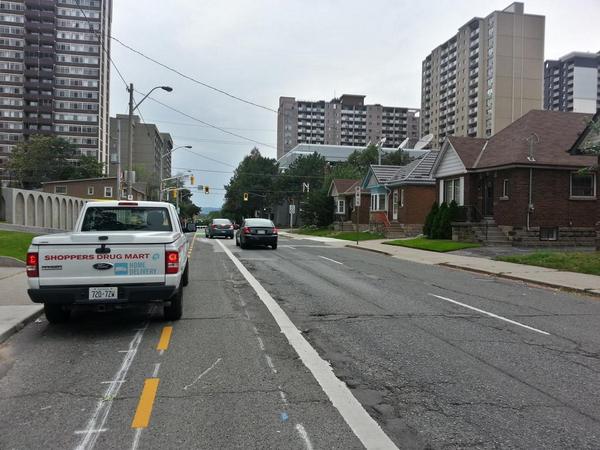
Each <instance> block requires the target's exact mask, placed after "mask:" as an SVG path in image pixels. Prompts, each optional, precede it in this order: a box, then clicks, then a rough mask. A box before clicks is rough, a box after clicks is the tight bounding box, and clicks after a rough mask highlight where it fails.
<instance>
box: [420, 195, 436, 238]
mask: <svg viewBox="0 0 600 450" xmlns="http://www.w3.org/2000/svg"><path fill="white" fill-rule="evenodd" d="M438 209H439V207H438V204H437V202H433V205H431V211H429V214H427V217H426V218H425V224H424V225H423V234H424V235H425V236H427V237H428V238H431V237H432V226H433V219H434V218H435V216H436V215H437V213H438Z"/></svg>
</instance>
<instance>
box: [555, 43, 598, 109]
mask: <svg viewBox="0 0 600 450" xmlns="http://www.w3.org/2000/svg"><path fill="white" fill-rule="evenodd" d="M599 67H600V53H582V52H572V53H569V54H568V55H565V56H563V57H562V58H560V59H558V60H548V61H546V64H545V69H544V109H549V110H552V111H566V112H580V113H595V112H596V110H597V109H599V108H600V88H599V86H600V71H599V70H598V68H599Z"/></svg>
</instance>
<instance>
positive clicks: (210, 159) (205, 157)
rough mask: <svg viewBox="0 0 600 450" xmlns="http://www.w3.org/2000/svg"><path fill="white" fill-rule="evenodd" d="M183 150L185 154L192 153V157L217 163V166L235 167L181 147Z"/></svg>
mask: <svg viewBox="0 0 600 450" xmlns="http://www.w3.org/2000/svg"><path fill="white" fill-rule="evenodd" d="M183 150H185V151H186V152H190V153H193V154H194V155H196V156H199V157H201V158H204V159H208V160H209V161H213V162H216V163H219V164H223V165H224V166H229V167H234V168H235V166H234V165H232V164H229V163H226V162H223V161H219V160H218V159H214V158H211V157H209V156H206V155H202V154H200V153H197V152H195V151H193V150H190V149H189V148H185V147H183ZM188 170H189V169H188Z"/></svg>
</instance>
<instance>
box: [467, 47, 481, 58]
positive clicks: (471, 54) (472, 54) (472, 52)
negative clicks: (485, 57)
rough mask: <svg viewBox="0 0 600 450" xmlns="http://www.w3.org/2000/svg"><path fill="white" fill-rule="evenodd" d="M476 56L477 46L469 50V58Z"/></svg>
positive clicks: (477, 54) (477, 52)
mask: <svg viewBox="0 0 600 450" xmlns="http://www.w3.org/2000/svg"><path fill="white" fill-rule="evenodd" d="M477 56H479V49H478V48H476V49H473V50H471V51H470V52H469V58H475V57H477Z"/></svg>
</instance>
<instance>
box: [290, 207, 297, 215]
mask: <svg viewBox="0 0 600 450" xmlns="http://www.w3.org/2000/svg"><path fill="white" fill-rule="evenodd" d="M290 214H296V205H290Z"/></svg>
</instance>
